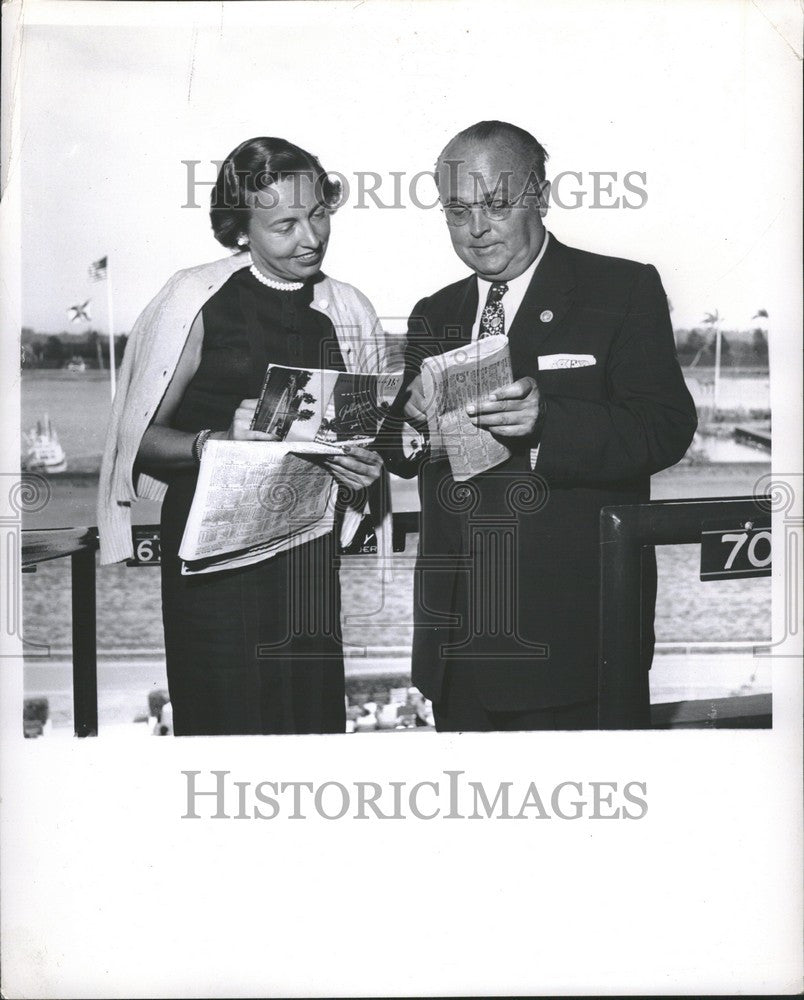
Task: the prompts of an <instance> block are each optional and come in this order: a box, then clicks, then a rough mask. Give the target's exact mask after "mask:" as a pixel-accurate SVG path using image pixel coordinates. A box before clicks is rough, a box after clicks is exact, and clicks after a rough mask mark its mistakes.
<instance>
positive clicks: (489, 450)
mask: <svg viewBox="0 0 804 1000" xmlns="http://www.w3.org/2000/svg"><path fill="white" fill-rule="evenodd" d="M421 371H422V390H423V392H424V396H425V399H427V400H428V409H427V424H428V430H429V433H430V452H431V455H433V456H439V455H442V456H443V455H446V457H447V458H448V459H449V463H450V468H451V470H452V477H453V479H455V480H456V481H457V482H463V481H465V480H467V479H471V477H472V476H476V475H478V474H479V473H481V472H485V471H486V470H487V469H492V468H494V466H496V465H499V464H500V463H501V462H504V461H505V460H506V459H507V458H509V457H510V455H511V449H510V448H508V447H506V445H504V444H503V443H502V442H501V441H499V440H497V438H495V437H494V436H493V435H492V434H491V433H490V432H489V431H487V430H484V429H483V428H481V427H477V426H476V425H475V424H474V423H473V422H472V420H471V418H470V417H469V415H468V414H467V412H466V406H467V404H469V403H473V404H476V403H477V402H478V400H482V399H485V398H487V397H488V396H489V395H490V394H491V393H492V392H494V390H495V389H500V388H502V386H504V385H508V384H509V383H510V382H512V381H513V376H512V372H511V355H510V352H509V349H508V338H507V337H504V336H494V337H484V338H483V339H482V340H477V341H475V342H474V343H472V344H467V345H466V346H465V347H458V348H455V349H454V350H452V351H446V352H445V353H444V354H438V355H436V356H434V357H430V358H425V360H424V361H423V362H422V369H421Z"/></svg>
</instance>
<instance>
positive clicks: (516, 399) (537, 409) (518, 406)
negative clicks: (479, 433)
mask: <svg viewBox="0 0 804 1000" xmlns="http://www.w3.org/2000/svg"><path fill="white" fill-rule="evenodd" d="M543 406H544V403H543V402H541V397H540V395H539V389H538V386H537V385H536V381H535V379H532V378H531V377H530V376H529V375H526V376H525V377H524V378H521V379H518V380H517V381H516V382H512V383H511V384H510V385H505V386H503V387H502V388H501V389H497V391H496V392H493V393H492V394H491V395H490V396H489V398H488V399H483V400H479V401H478V404H477V406H472V404H471V403H470V404H469V406H467V407H466V412H467V413H468V414H469V416H470V417H471V418H472V420H473V422H474V423H475V424H476V425H477V426H478V427H483V428H484V429H485V430H487V431H491V433H492V434H494V436H495V437H529V436H530V435H531V434H533V432H534V431H535V430H536V427H537V425H538V423H539V420H540V418H541V416H542V407H543Z"/></svg>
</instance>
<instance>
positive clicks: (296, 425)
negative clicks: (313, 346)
mask: <svg viewBox="0 0 804 1000" xmlns="http://www.w3.org/2000/svg"><path fill="white" fill-rule="evenodd" d="M401 385H402V374H401V373H398V372H388V373H384V374H380V375H377V374H370V373H368V372H348V373H347V372H337V371H332V370H329V369H320V368H318V369H305V368H287V367H285V366H284V365H269V366H268V369H267V371H266V373H265V381H264V383H263V387H262V392H261V393H260V398H259V402H258V403H257V409H256V410H255V413H254V419H253V420H252V423H251V429H252V430H256V431H264V432H265V433H269V434H275V435H276V438H277V440H279V441H285V442H288V443H296V442H315V443H316V444H325V445H333V446H336V447H337V446H338V445H342V444H343V443H345V442H353V443H358V444H359V443H366V444H370V443H371V442H372V441H373V440H374V439H375V438H376V436H377V432H378V430H379V426H380V423H381V422H382V420H383V419H384V417H385V415H386V414H387V412H388V411H389V410H390V408H391V404H392V403H393V402H394V399H395V398H396V395H397V393H398V392H399V389H400V387H401Z"/></svg>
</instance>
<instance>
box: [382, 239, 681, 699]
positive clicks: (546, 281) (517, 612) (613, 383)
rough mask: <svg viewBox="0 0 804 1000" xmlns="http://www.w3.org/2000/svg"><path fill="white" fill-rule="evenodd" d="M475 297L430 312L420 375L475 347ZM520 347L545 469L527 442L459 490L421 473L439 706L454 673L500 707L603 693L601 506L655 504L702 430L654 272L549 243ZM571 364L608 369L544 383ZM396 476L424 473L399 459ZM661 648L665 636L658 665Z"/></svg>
mask: <svg viewBox="0 0 804 1000" xmlns="http://www.w3.org/2000/svg"><path fill="white" fill-rule="evenodd" d="M477 295H478V293H477V282H476V279H475V277H474V275H472V276H470V277H468V278H465V279H464V280H462V281H458V282H456V283H455V284H452V285H449V286H447V287H446V288H443V289H441V290H440V291H438V292H436V293H435V294H434V295H432V296H429V297H428V298H425V299H422V300H421V301H420V302H419V303H418V304H417V306H416V307H415V309H414V311H413V314H412V316H411V318H410V323H409V329H408V344H407V351H406V377H407V379H411V378H413V377H414V376H415V374H416V373H417V372H418V370H419V367H420V364H421V359H422V357H423V356H426V355H429V354H439V353H442V352H443V351H445V350H450V349H452V348H454V347H457V346H459V345H460V344H462V343H468V342H469V341H470V340H471V331H472V325H473V322H474V318H475V314H476V311H477V304H478V298H477ZM550 313H552V317H550ZM508 337H509V344H510V350H511V361H512V367H513V374H514V378H515V379H517V378H521V377H522V376H524V375H532V376H533V377H535V379H536V381H537V383H538V386H539V389H540V391H541V393H542V394H543V396H544V398H545V399H546V402H547V412H546V417H545V420H544V423H543V425H542V428H541V432H540V437H539V441H538V445H539V453H538V459H537V462H536V465H535V468H534V469H531V463H530V457H529V451H530V448H531V447H532V446H533V445H535V444H536V443H537V442H536V441H530V440H528V441H519V442H518V443H517V446H516V448H515V451H514V454H513V456H512V457H511V458H510V459H508V460H507V461H506V462H505V463H504V464H503V465H501V466H498V467H497V468H496V469H492V470H490V471H489V472H486V473H484V474H482V475H480V476H477V477H475V478H473V479H472V480H470V481H469V482H468V483H455V482H454V480H453V479H452V477H451V475H450V472H449V465H448V463H447V461H446V459H439V458H427V459H425V460H424V461H423V462H421V463H420V464H419V467H418V469H417V470H416V472H418V476H419V494H420V499H421V508H422V527H421V533H420V537H419V552H418V558H417V565H416V574H415V585H414V623H415V627H414V641H413V683H414V684H416V685H417V686H418V687H419V689H420V690H421V691H422V692H423V693H424V694H425V695H427V696H428V697H429V698H431V699H433V701H435V702H438V700H439V698H440V695H441V691H442V684H443V678H444V671H445V667H446V665H447V664H448V663H450V664H452V667H451V669H452V668H454V669H462V670H472V671H474V680H475V685H476V689H477V692H478V695H479V696H480V699H481V701H482V702H483V703H484V704H485V706H486V707H487V708H488V709H493V710H515V709H534V708H546V707H550V706H558V705H567V704H571V703H573V702H577V701H582V700H587V699H592V698H595V697H596V695H597V651H598V618H599V612H598V602H599V553H598V535H599V528H598V522H599V514H600V510H601V508H602V507H605V506H607V505H610V504H622V503H639V502H642V501H645V500H647V499H649V496H650V476H651V474H652V473H655V472H658V471H659V470H661V469H664V468H667V467H668V466H671V465H673V464H674V463H676V462H678V460H679V459H680V458H681V457H682V456H683V455H684V453H685V451H686V449H687V447H688V446H689V443H690V441H691V440H692V436H693V433H694V431H695V427H696V414H695V407H694V405H693V402H692V399H691V397H690V394H689V392H688V391H687V388H686V386H685V384H684V379H683V377H682V374H681V370H680V368H679V365H678V361H677V359H676V352H675V343H674V338H673V331H672V327H671V324H670V317H669V312H668V307H667V297H666V295H665V292H664V289H663V288H662V285H661V281H660V279H659V275H658V273H657V272H656V270H655V268H653V267H652V266H650V265H646V264H639V263H636V262H634V261H629V260H621V259H618V258H614V257H604V256H600V255H598V254H592V253H587V252H585V251H582V250H576V249H573V248H571V247H567V246H564V245H563V244H561V243H560V242H559V241H558V240H556V239H555V238H554V237H553V236H552V235H551V237H550V242H549V244H548V247H547V250H546V252H545V255H544V257H543V259H542V261H541V263H540V264H539V267H538V268H537V270H536V272H535V274H534V277H533V280H532V281H531V284H530V286H529V288H528V290H527V293H526V295H525V298H524V300H523V301H522V303H521V305H520V307H519V310H518V311H517V314H516V317H515V319H514V322H513V325H512V326H511V328H510V329H509V330H508ZM559 353H561V354H566V353H569V354H591V355H593V356H594V357H595V359H596V363H595V364H594V365H592V366H588V367H577V368H566V369H556V370H541V371H540V369H539V358H540V357H543V356H545V355H549V354H559ZM509 441H510V439H509ZM388 464H389V466H390V468H391V471H394V472H397V473H398V474H401V475H410V474H411V470H410V468H409V467H406V463H405V461H404V459H403V458H402V456H401V450H400V449H399V448H398V447H395V446H392V447H391V448H390V452H389V456H388ZM414 474H415V472H414ZM652 555H653V553H652V552H650V553H648V554H647V558H646V574H645V578H646V588H645V594H644V607H645V615H646V619H645V620H646V621H648V622H649V623H652V621H653V608H654V600H655V562H653V561H652ZM652 652H653V632H652V625H651V627H650V629H649V630H648V633H647V634H646V636H645V642H644V653H645V658H646V661H647V665H649V663H650V658H651V657H652ZM647 665H646V666H647Z"/></svg>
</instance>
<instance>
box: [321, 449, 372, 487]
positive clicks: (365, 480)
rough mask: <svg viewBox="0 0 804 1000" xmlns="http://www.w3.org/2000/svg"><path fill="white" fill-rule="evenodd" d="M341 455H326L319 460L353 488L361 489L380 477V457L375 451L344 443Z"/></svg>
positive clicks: (337, 477)
mask: <svg viewBox="0 0 804 1000" xmlns="http://www.w3.org/2000/svg"><path fill="white" fill-rule="evenodd" d="M343 450H344V454H343V455H327V456H326V457H325V458H324V459H323V460H322V462H321V464H322V465H323V466H324V468H325V469H328V470H329V471H330V472H331V473H332V475H333V476H334V477H335V478H336V479H337V480H338V482H339V483H342V484H343V485H344V486H348V487H350V488H351V489H353V490H362V489H365V488H366V487H367V486H371V484H372V483H373V482H374V481H375V480H377V479H379V478H380V472H382V459H381V458H380V456H379V455H378V454H377V452H376V451H369V449H368V448H360V447H358V446H357V445H356V444H351V445H350V444H347V445H344V448H343Z"/></svg>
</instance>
